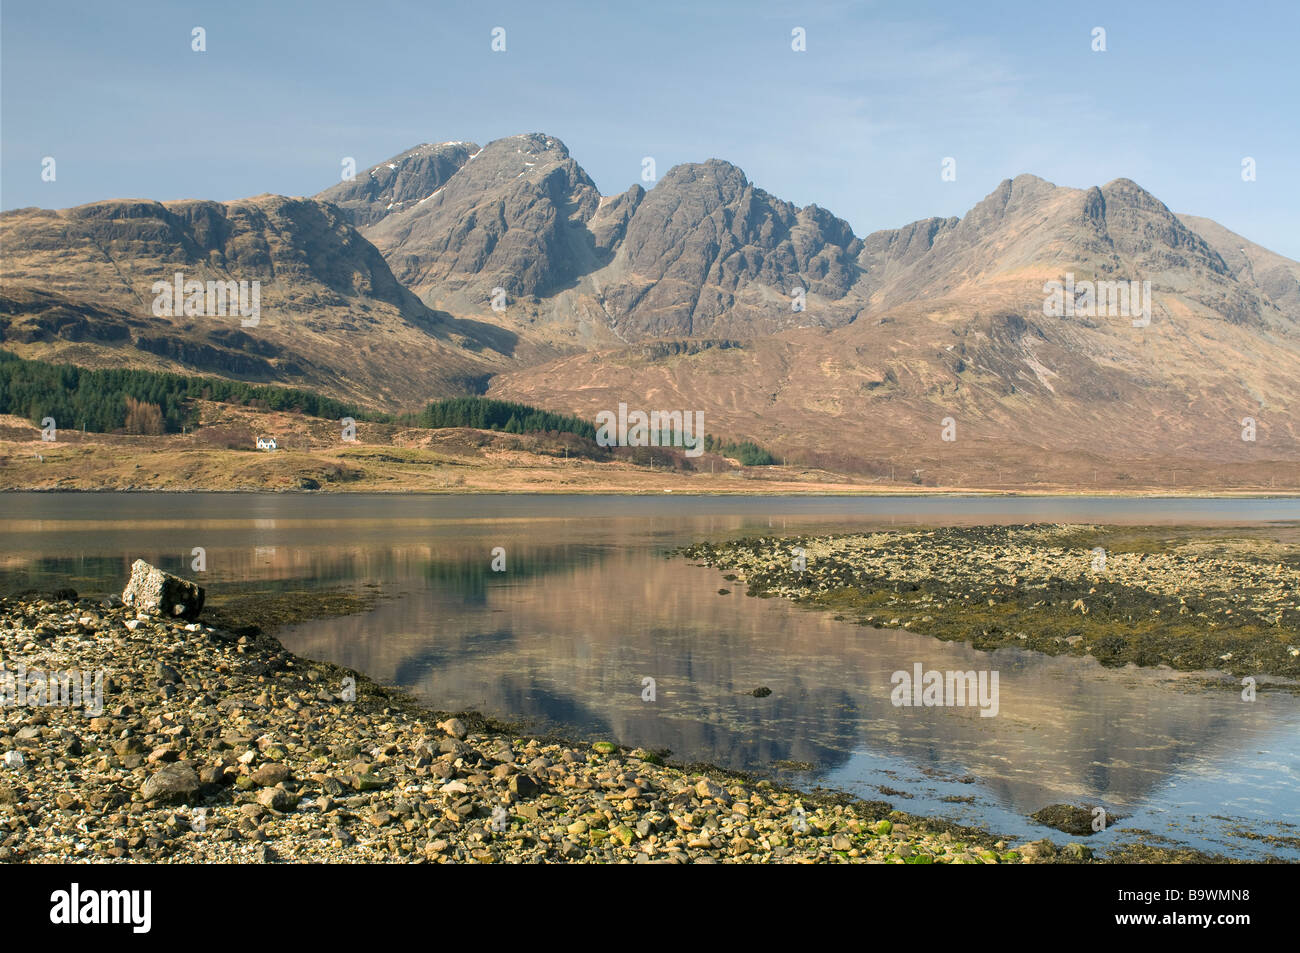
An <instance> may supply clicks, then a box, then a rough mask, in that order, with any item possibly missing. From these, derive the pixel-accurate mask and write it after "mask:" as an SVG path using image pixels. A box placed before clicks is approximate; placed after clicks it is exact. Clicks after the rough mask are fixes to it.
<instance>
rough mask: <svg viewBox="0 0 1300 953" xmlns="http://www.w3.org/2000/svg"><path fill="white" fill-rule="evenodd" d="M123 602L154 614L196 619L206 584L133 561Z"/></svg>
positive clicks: (139, 560) (200, 608)
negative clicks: (201, 584)
mask: <svg viewBox="0 0 1300 953" xmlns="http://www.w3.org/2000/svg"><path fill="white" fill-rule="evenodd" d="M122 601H123V602H124V603H126V604H127V605H128V606H132V607H134V608H135V609H137V610H139V611H143V612H149V613H152V614H154V615H163V616H169V617H172V618H177V617H179V618H182V619H193V618H196V617H197V616H198V614H199V613H200V612H201V611H202V610H203V587H202V586H200V585H198V584H197V583H193V582H190V581H189V580H188V579H182V578H180V577H179V576H173V575H172V574H171V573H169V572H163V571H162V570H161V569H159V568H158V567H157V566H150V565H149V564H148V563H147V562H145V561H144V560H143V559H137V560H136V561H135V562H133V563H132V564H131V578H130V579H129V580H128V581H127V584H126V588H125V589H123V590H122Z"/></svg>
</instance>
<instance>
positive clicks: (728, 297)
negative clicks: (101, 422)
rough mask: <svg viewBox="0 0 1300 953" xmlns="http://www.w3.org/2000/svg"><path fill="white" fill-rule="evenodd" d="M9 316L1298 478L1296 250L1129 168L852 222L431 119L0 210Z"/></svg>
mask: <svg viewBox="0 0 1300 953" xmlns="http://www.w3.org/2000/svg"><path fill="white" fill-rule="evenodd" d="M176 272H182V273H183V274H184V276H185V278H186V279H187V280H189V279H193V280H198V281H238V280H246V281H251V280H256V281H258V282H259V283H260V287H261V318H260V320H259V322H258V323H257V324H256V326H252V327H250V326H246V325H244V324H241V321H240V320H239V317H238V316H237V315H236V316H234V317H225V316H221V317H205V316H202V315H189V316H186V315H184V314H182V315H181V316H176V317H173V316H159V315H157V314H155V311H156V309H155V308H152V307H151V304H152V302H153V299H154V292H153V290H152V289H153V287H154V283H155V282H158V281H169V280H171V279H172V276H173V275H174V274H175V273H176ZM1067 280H1068V283H1069V285H1070V286H1072V287H1075V288H1078V287H1085V283H1086V282H1123V283H1124V287H1125V289H1126V290H1127V288H1128V287H1129V286H1130V285H1129V283H1130V282H1136V283H1137V285H1135V286H1133V287H1134V288H1135V290H1136V288H1137V287H1140V286H1141V285H1142V283H1143V282H1147V283H1149V285H1148V287H1149V289H1150V296H1149V302H1150V321H1149V323H1144V322H1143V321H1142V320H1141V317H1140V315H1138V314H1137V313H1136V312H1133V313H1128V312H1126V313H1111V312H1108V311H1107V309H1106V308H1105V307H1101V308H1089V307H1088V306H1087V305H1088V301H1087V299H1086V298H1080V299H1079V301H1078V302H1075V301H1072V302H1071V304H1072V305H1074V304H1076V303H1078V304H1079V305H1080V306H1079V307H1071V308H1069V309H1067V311H1066V313H1064V314H1053V313H1050V312H1049V310H1048V309H1046V308H1045V305H1044V301H1045V298H1046V297H1047V296H1046V294H1045V291H1046V288H1047V287H1048V283H1049V282H1066V281H1067ZM1103 287H1104V286H1103ZM1101 299H1102V301H1103V304H1104V301H1105V295H1104V293H1103V294H1102V295H1101ZM1133 303H1134V304H1136V302H1133ZM0 337H2V338H3V340H2V341H0V346H3V347H4V348H5V349H7V350H11V351H14V352H16V353H19V354H21V355H22V356H25V357H36V358H41V359H45V360H55V361H69V362H73V363H78V364H83V365H87V366H123V365H126V366H139V367H152V368H160V369H171V370H183V371H186V372H201V373H205V374H218V375H221V376H227V377H232V378H238V379H242V380H257V381H275V382H280V383H285V384H289V385H292V386H302V387H311V388H313V389H316V390H320V391H322V392H324V393H328V394H332V395H335V396H339V397H344V398H346V399H349V400H353V401H356V402H359V403H363V404H366V405H369V406H373V407H375V408H377V409H407V408H412V407H414V406H417V405H419V404H421V403H423V402H424V401H426V400H428V399H430V398H433V397H442V396H450V395H454V394H464V393H483V392H486V393H488V394H490V395H491V396H499V397H503V398H507V399H512V400H521V401H525V402H528V403H532V404H536V405H539V406H544V407H547V408H548V409H553V410H557V411H563V412H571V413H578V414H581V415H584V416H587V417H589V418H590V417H594V415H595V413H596V412H597V411H599V410H607V409H612V408H615V407H617V405H618V403H620V402H624V403H628V404H629V405H631V406H643V407H645V408H646V409H651V408H656V409H681V410H702V411H703V412H704V414H705V420H706V426H707V429H708V430H709V432H711V433H718V434H727V435H728V436H733V437H737V438H739V437H744V438H749V439H754V440H757V441H759V442H760V443H762V444H764V445H765V446H768V447H770V448H771V449H773V451H774V452H776V453H777V454H778V455H779V456H785V457H787V458H789V459H790V460H791V462H799V463H803V464H807V465H809V466H824V467H831V468H837V469H843V470H847V471H850V472H856V473H863V474H869V475H872V476H877V477H883V478H889V477H892V478H893V479H895V480H898V479H903V478H907V479H911V480H912V481H913V482H920V483H926V484H929V483H941V484H947V485H957V484H961V485H1033V484H1035V483H1041V482H1055V483H1057V484H1060V483H1077V484H1079V485H1088V484H1095V485H1098V486H1103V485H1104V486H1111V487H1115V486H1118V487H1123V486H1125V485H1129V483H1128V482H1127V481H1131V482H1132V483H1133V484H1134V485H1136V484H1138V483H1144V484H1154V485H1163V484H1165V483H1170V484H1171V485H1173V486H1177V485H1178V483H1179V477H1178V473H1179V471H1180V470H1181V471H1183V474H1184V476H1183V479H1184V481H1186V480H1189V479H1190V480H1192V481H1193V482H1195V481H1196V480H1200V481H1201V482H1202V483H1203V484H1206V485H1215V486H1223V487H1230V486H1234V485H1244V484H1246V483H1254V482H1257V481H1258V480H1259V479H1260V478H1266V479H1265V482H1267V480H1274V481H1275V482H1276V481H1280V484H1281V485H1291V486H1294V485H1296V484H1297V483H1300V475H1298V474H1300V466H1297V464H1300V431H1298V429H1297V414H1296V410H1297V407H1298V406H1300V403H1298V398H1300V263H1297V262H1294V261H1291V260H1289V259H1287V258H1285V257H1283V256H1280V255H1277V254H1274V253H1272V252H1270V251H1268V250H1266V249H1264V248H1261V247H1259V246H1257V245H1255V244H1253V243H1251V242H1249V241H1248V240H1246V239H1245V238H1243V237H1241V236H1239V235H1236V234H1234V233H1233V232H1231V231H1229V230H1228V229H1226V228H1224V227H1223V226H1221V225H1219V224H1217V223H1215V222H1213V221H1210V220H1208V219H1205V218H1199V217H1196V216H1192V215H1182V214H1175V213H1174V212H1172V211H1171V210H1170V209H1169V208H1167V207H1166V206H1165V205H1164V204H1163V203H1162V202H1160V201H1159V199H1157V198H1156V197H1155V196H1153V195H1152V194H1150V193H1149V192H1147V191H1146V190H1144V189H1143V188H1141V187H1140V186H1139V185H1137V184H1136V183H1134V182H1132V181H1129V180H1127V179H1116V180H1114V181H1112V182H1109V183H1106V184H1104V185H1100V186H1093V187H1091V188H1086V189H1076V188H1066V187H1061V186H1056V185H1053V184H1052V183H1050V182H1047V181H1044V180H1043V179H1040V178H1037V177H1035V176H1032V175H1019V176H1017V177H1015V178H1014V179H1007V180H1004V181H1003V182H1001V183H999V184H998V185H997V186H996V187H995V188H994V189H993V190H992V191H991V192H990V193H989V195H988V196H987V197H986V198H985V199H984V200H983V201H981V202H980V203H978V204H977V205H976V206H975V207H974V208H972V209H971V210H970V211H969V212H967V213H966V214H965V215H964V216H962V217H960V218H928V219H922V220H920V221H916V222H913V223H911V224H910V225H905V226H903V227H902V228H898V229H891V230H885V231H879V232H874V233H872V234H870V235H867V236H865V237H859V236H857V235H855V234H854V233H853V230H852V228H851V227H850V226H849V225H848V223H847V222H845V221H844V220H843V219H840V218H837V217H836V216H835V215H834V214H832V213H831V212H829V211H827V210H825V209H822V208H820V207H818V206H816V205H810V206H807V207H804V208H799V207H798V206H796V205H793V204H791V203H789V202H786V201H783V200H781V199H779V198H777V197H775V196H773V195H771V194H769V193H767V192H765V191H764V190H763V189H761V188H758V187H757V186H756V185H754V184H753V183H751V182H750V181H749V180H748V178H747V177H746V176H745V174H744V173H743V172H742V171H741V170H740V169H739V168H737V167H736V166H735V165H733V164H731V163H729V162H725V161H721V160H718V159H709V160H707V161H704V162H699V163H688V164H684V165H679V166H676V167H674V168H673V169H671V170H669V171H668V172H667V173H665V174H664V176H663V177H662V178H661V179H659V180H658V181H657V182H656V183H654V185H653V187H652V188H650V189H649V190H645V189H643V188H642V187H641V186H639V185H634V186H632V187H631V188H629V189H628V190H627V191H625V192H622V193H619V194H616V195H610V196H606V195H602V194H601V193H600V191H599V189H598V188H597V187H596V185H595V183H594V182H593V181H592V180H591V178H590V176H588V175H587V173H586V172H585V171H584V170H583V169H582V167H581V166H580V165H579V164H578V163H577V162H576V161H575V160H574V159H573V158H572V157H571V156H570V154H569V152H568V149H567V148H566V147H565V146H564V144H563V143H562V142H561V141H560V140H558V139H556V138H555V137H553V136H548V135H543V134H528V135H521V136H512V137H508V138H505V139H500V140H497V141H495V142H491V143H488V144H487V145H485V146H482V147H480V146H479V145H477V144H475V143H469V142H447V143H441V144H427V145H421V146H417V147H415V148H413V149H410V150H407V151H406V152H403V153H402V154H401V155H398V156H395V157H393V158H392V159H390V160H388V161H386V162H382V163H379V164H377V165H376V166H374V167H373V168H370V169H367V170H364V171H361V172H358V173H357V174H356V176H355V177H354V178H352V179H350V180H348V181H343V182H340V183H339V184H337V185H334V186H332V187H331V188H328V189H326V190H325V191H323V192H320V193H319V194H317V195H315V196H314V197H310V198H287V197H283V196H270V195H263V196H258V197H255V198H250V199H246V200H242V201H237V202H227V203H221V202H209V201H199V200H187V201H179V202H155V201H148V200H113V201H105V202H97V203H92V204H91V205H86V206H81V207H79V208H74V209H65V210H60V211H50V210H43V209H34V208H29V209H19V210H15V211H11V212H6V213H3V214H2V215H0ZM1244 418H1251V421H1252V426H1253V428H1254V433H1253V436H1254V438H1255V439H1254V440H1247V439H1242V436H1243V432H1244V430H1245V429H1246V427H1245V424H1244V423H1243V420H1244ZM948 419H951V421H952V422H953V425H954V426H951V427H949V426H948V425H947V424H945V423H944V422H945V421H946V420H948ZM945 437H954V438H955V439H945ZM1193 475H1195V476H1193Z"/></svg>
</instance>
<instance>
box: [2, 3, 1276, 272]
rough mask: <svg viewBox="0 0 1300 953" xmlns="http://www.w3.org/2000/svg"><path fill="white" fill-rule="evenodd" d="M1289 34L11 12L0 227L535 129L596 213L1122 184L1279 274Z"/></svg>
mask: <svg viewBox="0 0 1300 953" xmlns="http://www.w3.org/2000/svg"><path fill="white" fill-rule="evenodd" d="M195 26H202V27H204V28H205V29H206V31H207V51H206V52H203V53H196V52H193V51H192V50H191V48H190V37H191V30H192V28H193V27H195ZM496 26H501V27H504V28H505V30H506V51H505V52H504V53H494V52H492V50H491V48H490V47H491V31H492V28H493V27H496ZM1097 26H1101V27H1104V28H1105V30H1106V45H1107V50H1106V52H1104V53H1101V52H1094V51H1093V50H1092V48H1091V45H1092V36H1091V34H1092V30H1093V28H1094V27H1097ZM795 27H802V28H804V30H805V31H806V35H807V50H806V52H794V51H793V50H792V49H791V30H792V29H793V28H795ZM1298 37H1300V4H1296V3H1294V2H1263V3H1251V4H1247V5H1230V4H1221V3H1214V4H1212V3H1199V2H1191V3H1184V2H1177V3H1175V2H1164V3H1141V2H1133V0H1130V2H1122V3H1078V2H1074V3H1051V2H1042V0H1040V2H1005V3H984V4H980V3H973V2H972V3H959V2H952V3H930V2H924V0H919V2H918V0H912V2H906V3H892V2H891V3H884V2H881V3H870V2H859V3H848V2H844V3H836V2H830V3H806V4H800V3H767V2H764V0H751V2H736V3H731V2H715V3H704V2H703V0H697V2H686V3H678V2H673V0H655V2H644V3H624V2H603V3H590V4H574V3H563V2H553V0H547V2H542V0H536V2H532V3H414V2H412V3H398V2H388V0H370V2H365V3H358V2H355V0H353V2H348V3H335V2H321V3H312V4H301V5H299V4H288V3H276V2H273V0H266V2H254V0H226V2H221V3H185V2H178V3H164V2H155V0H132V2H129V3H128V2H118V0H99V2H86V3H83V2H59V0H52V2H28V0H4V3H3V6H2V7H0V82H2V84H3V85H2V86H0V110H2V111H0V136H2V142H0V207H3V208H5V209H10V208H17V207H22V206H27V205H40V206H45V207H56V208H61V207H65V206H70V205H78V204H81V203H83V202H90V201H95V200H97V199H104V198H125V197H142V198H155V199H162V200H167V199H176V198H191V197H199V198H213V199H223V200H226V199H233V198H240V197H243V196H247V195H255V194H258V193H262V192H280V193H285V194H289V195H310V194H313V193H315V192H317V191H319V190H320V189H323V188H325V187H327V186H329V185H331V184H333V183H334V182H336V181H338V179H339V171H340V162H341V160H342V158H343V157H344V156H353V157H355V158H356V161H357V165H358V168H365V167H367V166H369V165H373V164H375V163H377V162H379V161H380V160H382V159H386V158H388V157H389V156H391V155H394V154H396V153H398V152H401V151H402V150H404V149H406V148H409V147H410V146H412V145H415V144H417V143H420V142H429V141H445V140H449V139H466V140H472V141H475V142H478V143H480V144H482V143H485V142H488V141H490V140H492V139H495V138H499V137H501V136H506V135H512V134H515V133H520V132H545V133H549V134H551V135H554V136H557V137H559V138H560V139H562V140H563V141H564V142H565V143H566V144H567V145H568V147H569V149H570V151H571V153H572V154H573V156H574V158H575V159H577V161H578V162H579V163H580V164H581V165H582V166H583V167H584V168H585V169H586V170H587V172H588V173H589V174H590V175H591V176H592V178H594V179H595V181H596V183H597V185H598V186H599V187H600V189H601V191H602V192H605V193H613V192H620V191H622V190H624V189H626V188H627V187H628V186H629V185H631V184H632V183H634V182H637V181H639V178H640V172H641V160H642V157H644V156H653V157H654V158H655V162H656V165H657V169H658V172H659V175H660V176H662V175H663V173H664V172H666V171H667V170H668V168H670V167H671V166H672V165H674V164H676V163H679V162H689V161H700V160H703V159H706V158H710V157H717V158H724V159H729V160H730V161H732V162H735V163H736V164H737V165H739V166H740V167H741V168H743V169H744V170H745V172H746V173H747V174H748V176H749V178H750V180H751V181H753V182H754V183H755V184H757V185H758V186H760V187H761V188H764V189H766V190H767V191H769V192H772V193H773V194H775V195H777V196H780V197H781V198H784V199H788V200H789V201H792V202H795V203H797V204H799V205H805V204H809V203H816V204H818V205H821V206H823V207H825V208H828V209H830V210H831V211H832V212H834V213H836V214H837V215H840V216H842V217H843V218H845V219H847V220H848V221H849V223H850V224H851V225H852V226H853V228H854V230H855V231H856V232H857V233H858V234H859V235H865V234H867V233H868V232H871V231H874V230H875V229H879V228H892V227H897V226H899V225H903V224H905V223H907V222H910V221H913V220H915V219H918V218H924V217H927V216H930V215H945V216H946V215H961V214H963V213H964V212H965V211H966V210H967V209H969V208H970V207H971V206H972V205H973V204H975V203H976V202H978V201H979V200H980V199H981V198H982V197H983V196H985V195H986V194H988V193H989V192H990V191H992V189H993V188H994V187H995V186H996V185H997V183H998V182H999V181H1000V180H1002V179H1004V178H1009V177H1014V176H1015V175H1017V174H1019V173H1022V172H1032V173H1034V174H1036V175H1040V176H1042V177H1043V178H1046V179H1049V180H1051V181H1053V182H1056V183H1058V184H1060V185H1070V186H1089V185H1096V184H1102V183H1105V182H1108V181H1110V180H1111V179H1114V178H1117V177H1120V176H1126V177H1128V178H1131V179H1134V180H1135V181H1137V182H1138V183H1139V184H1140V185H1142V186H1144V187H1145V188H1147V189H1149V190H1150V191H1151V192H1153V193H1154V194H1155V195H1156V196H1157V197H1158V198H1159V199H1161V200H1162V201H1164V202H1165V203H1166V204H1167V205H1168V206H1169V207H1170V208H1172V209H1174V210H1175V211H1178V212H1190V213H1193V214H1197V215H1204V216H1207V217H1210V218H1213V219H1215V220H1217V221H1219V222H1220V223H1222V224H1223V225H1225V226H1227V227H1228V228H1231V229H1233V230H1234V231H1237V232H1239V233H1241V234H1243V235H1244V236H1246V237H1247V238H1249V239H1251V240H1252V241H1255V242H1257V243H1259V244H1261V245H1264V246H1265V247H1268V248H1272V249H1273V250H1275V251H1278V252H1281V253H1283V254H1286V255H1288V256H1290V257H1292V258H1297V259H1300V228H1298V227H1297V225H1296V218H1297V211H1300V209H1297V197H1298V196H1300V186H1298V185H1297V183H1298V182H1300V121H1298V120H1297V116H1298V115H1300V66H1298V65H1297V53H1296V49H1295V47H1296V41H1297V38H1298ZM45 156H53V157H54V158H55V161H56V163H57V165H56V171H57V178H56V180H55V181H54V182H43V181H42V180H41V161H42V158H43V157H45ZM946 156H951V157H954V158H955V159H956V160H957V165H956V169H957V178H956V181H954V182H944V181H942V180H941V178H940V165H941V161H942V159H943V158H944V157H946ZM1245 156H1251V157H1253V158H1254V159H1255V160H1256V163H1257V180H1256V181H1254V182H1243V181H1242V178H1241V162H1242V159H1243V157H1245Z"/></svg>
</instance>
